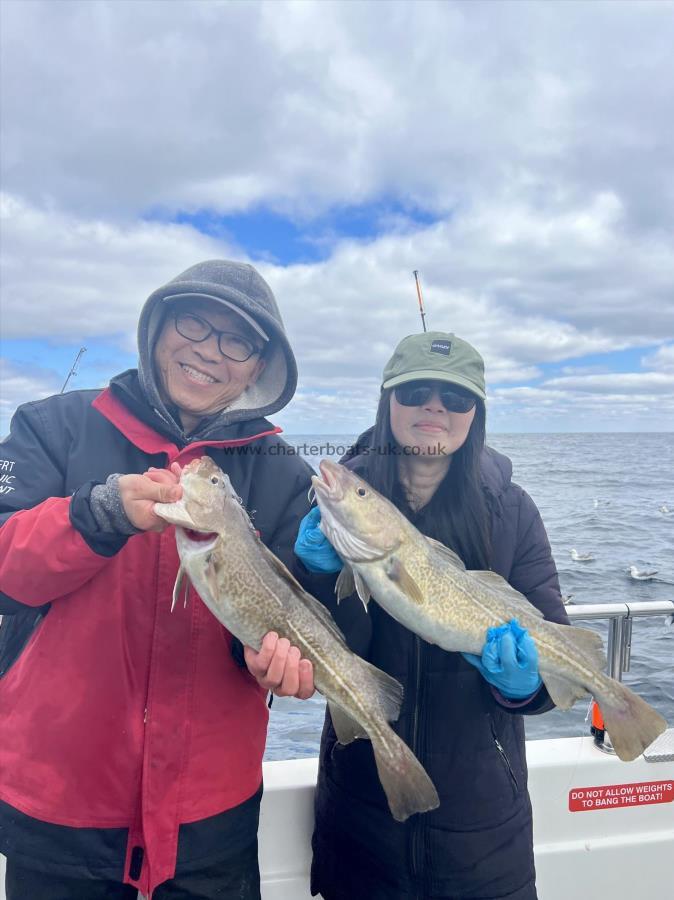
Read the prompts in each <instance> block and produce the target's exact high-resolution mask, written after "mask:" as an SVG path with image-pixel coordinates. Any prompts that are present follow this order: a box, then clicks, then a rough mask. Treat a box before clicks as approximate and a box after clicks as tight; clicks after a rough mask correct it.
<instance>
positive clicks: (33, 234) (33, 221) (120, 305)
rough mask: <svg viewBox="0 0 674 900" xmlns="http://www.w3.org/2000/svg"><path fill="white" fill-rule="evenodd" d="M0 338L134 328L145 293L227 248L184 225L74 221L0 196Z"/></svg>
mask: <svg viewBox="0 0 674 900" xmlns="http://www.w3.org/2000/svg"><path fill="white" fill-rule="evenodd" d="M0 224H1V226H2V236H3V240H2V257H3V258H2V291H3V303H2V334H3V338H5V339H7V338H12V337H48V338H52V339H53V338H57V337H59V336H61V337H63V338H73V337H74V338H75V340H77V339H78V337H77V335H76V334H75V332H79V335H80V337H87V336H93V335H105V336H110V335H117V334H119V335H123V336H126V337H127V339H128V336H129V334H132V333H133V332H134V331H135V326H136V322H137V319H138V313H139V311H140V308H141V306H142V304H143V303H144V301H145V300H146V299H147V297H148V295H149V294H150V293H151V292H152V291H153V290H154V289H155V288H157V287H159V285H161V284H163V283H164V282H166V281H168V280H169V278H172V277H174V276H175V275H177V274H178V273H179V272H181V271H182V270H184V269H186V268H187V267H188V266H190V265H192V264H193V263H194V262H196V261H198V260H200V259H209V258H210V257H213V256H223V255H224V256H227V255H230V254H231V251H230V248H228V247H227V246H226V245H223V243H222V242H221V241H218V242H216V241H214V240H212V239H211V238H209V237H207V236H206V235H203V234H201V233H200V232H198V231H196V230H195V229H193V228H192V227H190V226H188V225H172V224H158V223H151V222H142V221H141V222H135V223H133V224H119V223H114V222H109V221H104V220H103V219H99V218H79V217H77V216H74V215H73V214H71V213H66V212H63V211H58V210H56V209H45V208H41V207H35V206H31V205H30V204H29V203H27V201H25V200H24V199H22V198H19V197H17V196H14V195H9V194H3V195H2V196H0Z"/></svg>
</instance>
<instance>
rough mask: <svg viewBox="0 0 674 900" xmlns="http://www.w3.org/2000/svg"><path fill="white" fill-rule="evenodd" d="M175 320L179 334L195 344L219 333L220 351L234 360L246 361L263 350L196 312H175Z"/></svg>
mask: <svg viewBox="0 0 674 900" xmlns="http://www.w3.org/2000/svg"><path fill="white" fill-rule="evenodd" d="M173 321H174V323H175V329H176V331H177V332H178V334H179V335H180V336H181V337H184V338H187V340H188V341H193V342H194V343H195V344H201V343H203V341H206V340H208V338H209V337H210V336H211V335H212V334H215V335H217V338H218V349H219V350H220V353H222V355H223V356H226V357H227V359H231V360H233V361H234V362H246V360H248V359H250V358H251V356H254V355H255V354H256V353H261V352H262V350H261V348H260V347H256V346H255V344H254V343H253V342H252V341H249V340H248V338H245V337H242V336H241V335H240V334H236V333H234V332H232V331H218V329H217V328H214V327H213V326H212V325H211V323H210V322H207V321H206V319H202V318H201V316H197V315H196V314H195V313H183V312H174V313H173Z"/></svg>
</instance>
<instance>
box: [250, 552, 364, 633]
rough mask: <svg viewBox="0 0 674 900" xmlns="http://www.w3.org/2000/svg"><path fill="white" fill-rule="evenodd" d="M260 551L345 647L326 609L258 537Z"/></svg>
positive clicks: (337, 628)
mask: <svg viewBox="0 0 674 900" xmlns="http://www.w3.org/2000/svg"><path fill="white" fill-rule="evenodd" d="M258 541H259V545H260V552H261V554H262V556H263V558H264V559H266V560H267V562H268V563H269V565H270V566H271V568H272V569H273V570H274V571H275V572H276V574H277V575H278V576H279V578H282V579H283V580H284V581H285V582H286V584H287V585H288V587H289V588H290V589H291V590H292V592H293V593H294V594H295V596H296V597H297V598H298V600H300V601H301V602H302V603H303V604H304V605H305V606H306V607H307V609H310V610H311V612H312V613H313V614H314V615H315V616H316V617H317V618H319V619H320V620H321V621H322V622H323V624H324V625H325V626H326V628H328V629H329V630H330V631H331V632H332V634H333V636H334V637H335V638H337V640H339V641H340V643H342V644H343V645H344V646H345V647H346V638H345V637H344V635H343V633H342V631H341V629H340V628H339V626H338V625H337V623H336V622H335V620H334V619H333V618H332V616H331V615H330V613H329V612H328V610H327V609H326V608H325V607H324V606H323V604H322V603H321V602H320V601H319V600H317V599H316V598H315V597H312V596H311V594H308V593H307V592H306V591H305V590H304V588H303V587H302V585H301V584H300V583H299V581H298V580H297V579H296V578H295V576H294V575H293V574H292V572H290V571H289V569H288V568H287V567H286V566H285V565H284V564H283V563H282V562H281V560H280V559H279V558H278V556H276V555H275V554H274V553H272V552H271V550H270V549H269V547H267V546H266V544H264V543H263V542H262V541H261V540H260V539H259V538H258Z"/></svg>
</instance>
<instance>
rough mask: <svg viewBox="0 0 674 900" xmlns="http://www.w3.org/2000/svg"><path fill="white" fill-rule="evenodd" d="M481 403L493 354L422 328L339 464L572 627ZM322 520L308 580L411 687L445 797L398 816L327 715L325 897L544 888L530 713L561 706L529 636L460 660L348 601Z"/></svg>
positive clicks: (534, 521) (408, 705)
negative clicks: (527, 742) (340, 595)
mask: <svg viewBox="0 0 674 900" xmlns="http://www.w3.org/2000/svg"><path fill="white" fill-rule="evenodd" d="M484 401H485V384H484V364H483V361H482V358H481V356H480V355H479V353H478V352H477V351H476V350H475V349H474V348H473V347H472V346H471V345H470V344H468V343H466V342H465V341H463V340H461V339H460V338H458V337H456V336H455V335H453V334H444V333H440V332H429V333H425V334H416V335H411V336H409V337H407V338H405V339H404V340H403V341H402V342H401V343H400V345H399V346H398V347H397V348H396V351H395V353H394V354H393V357H392V358H391V360H390V361H389V363H388V364H387V366H386V368H385V370H384V376H383V384H382V393H381V400H380V403H379V408H378V410H377V418H376V421H375V425H374V427H373V428H372V429H370V430H369V431H367V432H366V433H365V434H364V435H362V436H361V438H360V439H359V440H358V443H357V446H356V447H355V448H354V452H353V455H351V457H350V458H349V459H348V460H347V461H345V463H344V464H345V465H347V466H348V467H349V468H351V469H353V470H355V471H356V472H357V473H358V474H359V475H361V476H362V477H364V478H365V479H366V480H367V481H369V482H370V484H372V486H373V487H375V488H376V489H377V490H378V491H380V492H381V493H382V494H384V495H385V496H387V497H388V498H389V499H391V500H392V501H393V502H394V503H395V505H396V506H397V507H398V508H399V509H400V510H401V511H402V512H403V513H404V514H405V516H407V518H408V519H409V520H410V521H412V522H413V523H414V524H415V525H416V526H417V528H419V530H420V531H422V532H423V533H424V534H426V535H428V536H430V537H433V538H435V539H437V540H439V541H442V543H444V544H446V545H447V546H449V547H451V548H452V549H453V550H455V551H456V552H457V553H458V554H459V555H460V556H461V557H462V559H463V561H464V562H465V564H466V566H467V568H469V569H487V568H491V569H493V570H494V571H495V572H498V573H499V574H500V575H502V576H503V577H504V578H506V579H507V580H508V581H509V582H510V584H511V585H512V586H513V587H514V588H516V589H517V590H519V591H521V592H522V593H523V594H524V595H525V596H526V597H527V598H528V599H529V601H530V602H531V603H533V604H534V605H535V606H537V607H538V608H539V609H540V610H541V611H542V612H543V613H544V615H545V617H546V618H548V619H550V620H552V621H556V622H560V623H568V620H567V618H566V615H565V613H564V607H563V604H562V601H561V596H560V590H559V583H558V578H557V572H556V569H555V564H554V562H553V559H552V556H551V553H550V546H549V543H548V539H547V536H546V533H545V529H544V527H543V523H542V521H541V519H540V515H539V513H538V510H537V509H536V506H535V505H534V503H533V501H532V500H531V498H530V497H529V496H528V495H527V494H526V493H525V491H523V490H522V488H520V487H518V486H517V485H516V484H513V483H512V482H511V480H510V476H511V471H512V467H511V464H510V461H509V460H508V459H506V458H505V457H504V456H502V455H501V454H499V453H496V452H495V451H493V450H491V449H489V448H487V447H486V446H485V403H484ZM319 518H320V514H319V513H318V511H317V510H312V511H311V513H309V514H308V516H306V517H305V519H304V520H303V522H302V525H301V528H300V533H299V536H298V541H297V544H296V547H295V552H296V554H297V556H298V557H299V559H300V560H301V562H302V564H303V566H304V568H305V569H306V570H308V572H307V573H305V574H304V575H303V580H304V582H305V584H306V585H307V587H308V588H309V589H310V590H312V591H313V592H314V593H315V594H316V595H318V596H320V598H321V599H322V600H323V602H325V603H326V605H327V606H329V608H330V610H331V612H332V613H333V615H334V617H335V619H336V620H337V622H338V623H339V624H340V626H341V627H342V629H343V631H344V633H345V635H346V638H347V640H348V642H349V644H350V645H351V646H352V648H353V649H354V650H356V651H357V652H358V653H360V654H361V655H363V656H364V657H366V658H367V659H368V660H370V661H371V662H372V663H374V664H375V665H376V666H378V667H379V668H381V669H384V670H385V671H387V672H389V673H390V674H391V675H393V676H394V677H396V678H397V679H398V680H399V681H400V682H401V683H402V684H403V685H404V689H405V699H404V704H403V708H402V711H401V715H400V718H399V720H398V722H396V723H395V726H394V727H395V729H396V731H397V732H398V733H399V734H400V735H401V737H402V738H403V739H404V740H405V741H406V742H407V743H408V744H409V746H410V747H411V748H412V749H413V750H414V752H415V754H416V755H417V757H418V758H419V760H420V761H421V763H422V764H423V766H424V767H425V768H426V771H427V772H428V774H429V775H430V776H431V778H432V779H433V781H434V783H435V785H436V787H437V789H438V793H439V795H440V806H439V808H438V809H436V810H434V811H432V812H429V813H425V814H423V815H415V816H412V817H411V818H410V819H408V820H407V822H405V823H403V824H400V823H397V822H395V821H394V820H393V818H392V817H391V815H390V813H389V810H388V807H387V804H386V800H385V797H384V794H383V791H382V789H381V786H380V784H379V780H378V778H377V773H376V768H375V765H374V759H373V754H372V748H371V745H370V743H369V742H368V741H362V740H360V741H354V742H353V743H352V744H350V745H348V746H341V745H339V744H337V742H336V737H335V732H334V729H333V727H332V722H331V720H330V715H329V713H328V714H327V715H326V721H325V727H324V730H323V736H322V741H321V752H320V773H319V780H318V787H317V793H316V824H315V831H314V838H313V849H314V860H313V867H312V893H314V894H316V893H320V894H321V895H322V896H323V897H324V898H325V900H342V898H344V900H346V898H348V900H358V898H362V900H365V898H367V900H384V898H386V900H398V898H400V900H402V898H446V900H449V898H452V900H458V898H461V900H468V898H471V900H477V898H480V900H495V898H508V900H535V898H536V888H535V872H534V859H533V841H532V819H531V804H530V801H529V796H528V793H527V769H526V759H525V747H524V728H523V723H522V718H521V716H522V714H533V713H540V712H544V711H545V710H548V709H550V708H552V702H551V700H550V698H549V696H548V694H547V691H546V689H545V687H544V686H543V685H542V682H541V679H540V675H539V673H538V665H537V655H536V648H535V644H534V642H533V641H532V640H531V638H530V637H529V636H528V635H526V634H525V635H524V636H520V637H519V638H518V637H516V636H515V635H514V634H513V633H512V632H511V631H506V633H505V634H504V635H503V636H502V638H501V640H500V643H499V645H498V646H497V647H496V648H494V646H493V644H492V645H491V647H490V652H488V653H487V652H484V653H483V656H482V658H481V659H480V658H479V657H464V656H463V655H462V654H459V653H448V652H446V651H444V650H442V649H440V648H439V647H436V646H433V645H431V644H428V643H426V642H425V641H423V640H421V639H420V638H418V637H417V636H415V635H414V634H413V633H412V632H410V631H408V630H407V629H405V628H404V627H403V626H402V625H399V624H398V623H397V622H396V621H394V620H393V619H392V618H391V617H390V616H388V615H387V614H386V613H385V612H384V611H383V610H382V609H381V607H379V606H378V605H377V604H376V603H370V605H369V613H366V612H365V610H364V609H363V606H362V604H361V602H360V600H358V598H357V597H349V598H348V599H347V600H346V601H343V602H342V603H341V604H340V606H339V607H337V605H336V603H335V600H334V595H333V593H332V588H333V585H334V578H335V574H334V573H335V572H337V571H339V569H340V568H341V560H340V559H339V557H338V556H337V554H336V553H335V552H334V550H333V549H332V547H331V546H330V544H329V543H328V542H327V539H326V538H325V537H324V536H323V535H322V533H321V532H320V530H319V527H318V526H319ZM312 572H313V573H314V574H313V575H312V574H311V573H312ZM485 650H486V646H485ZM494 650H496V652H494Z"/></svg>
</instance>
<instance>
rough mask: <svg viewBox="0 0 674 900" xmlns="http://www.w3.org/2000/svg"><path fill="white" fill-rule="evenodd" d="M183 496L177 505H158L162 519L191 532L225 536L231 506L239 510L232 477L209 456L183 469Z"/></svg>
mask: <svg viewBox="0 0 674 900" xmlns="http://www.w3.org/2000/svg"><path fill="white" fill-rule="evenodd" d="M180 484H181V486H182V489H183V495H182V497H181V498H180V500H178V501H176V502H175V503H155V507H154V509H155V512H156V514H157V515H158V516H161V518H162V519H165V520H166V521H167V522H170V523H171V524H172V525H176V526H178V527H180V528H184V529H187V530H189V531H196V532H202V533H205V534H214V533H216V534H222V533H223V532H224V531H225V529H226V525H227V517H228V511H229V509H230V507H231V506H232V504H236V506H237V507H240V501H239V498H238V497H237V495H236V492H235V491H234V488H233V487H232V483H231V481H230V480H229V476H228V475H227V474H226V473H225V472H223V471H222V469H220V468H219V466H217V465H216V464H215V463H214V462H213V460H212V459H211V458H210V456H202V457H201V458H200V459H195V460H192V462H190V463H188V464H187V465H186V466H185V468H184V469H183V470H182V474H181V476H180Z"/></svg>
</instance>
